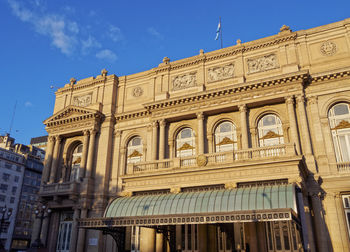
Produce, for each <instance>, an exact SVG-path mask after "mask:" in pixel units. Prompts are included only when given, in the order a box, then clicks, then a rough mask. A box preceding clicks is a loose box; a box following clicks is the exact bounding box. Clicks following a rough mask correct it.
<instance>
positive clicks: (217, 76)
mask: <svg viewBox="0 0 350 252" xmlns="http://www.w3.org/2000/svg"><path fill="white" fill-rule="evenodd" d="M233 76H234V64H233V63H230V64H228V65H225V66H217V67H212V68H209V69H208V82H213V81H218V80H224V79H227V78H232V77H233Z"/></svg>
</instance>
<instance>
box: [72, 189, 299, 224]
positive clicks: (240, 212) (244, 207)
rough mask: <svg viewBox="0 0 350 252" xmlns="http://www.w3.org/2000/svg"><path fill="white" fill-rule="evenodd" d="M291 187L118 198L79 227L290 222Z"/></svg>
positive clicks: (293, 199)
mask: <svg viewBox="0 0 350 252" xmlns="http://www.w3.org/2000/svg"><path fill="white" fill-rule="evenodd" d="M296 205H297V204H296V197H295V186H294V185H276V186H261V187H249V188H235V189H224V190H213V191H202V192H183V193H177V194H161V195H143V196H132V197H121V198H117V199H115V200H113V201H112V202H111V203H110V204H109V205H108V206H107V208H106V211H105V213H104V217H103V218H98V219H81V220H80V221H79V226H80V227H85V228H89V227H90V228H91V227H96V226H99V225H102V226H108V227H118V226H119V227H122V226H152V225H153V226H155V225H157V226H158V225H179V224H205V223H225V222H227V223H232V222H254V221H280V220H291V219H292V218H293V217H296V212H297V208H296Z"/></svg>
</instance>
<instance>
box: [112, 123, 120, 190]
mask: <svg viewBox="0 0 350 252" xmlns="http://www.w3.org/2000/svg"><path fill="white" fill-rule="evenodd" d="M120 137H121V131H120V130H115V131H114V144H113V163H112V164H113V165H112V176H111V177H112V182H111V185H112V191H113V192H117V191H119V189H120V188H118V187H120V186H121V185H120V184H119V176H120V175H122V174H123V170H122V169H121V167H123V166H120V165H119V161H120Z"/></svg>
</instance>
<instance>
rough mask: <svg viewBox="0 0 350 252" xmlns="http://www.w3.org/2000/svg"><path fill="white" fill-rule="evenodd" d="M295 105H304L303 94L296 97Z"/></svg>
mask: <svg viewBox="0 0 350 252" xmlns="http://www.w3.org/2000/svg"><path fill="white" fill-rule="evenodd" d="M296 100H297V103H304V102H305V96H304V95H303V94H301V95H297V96H296Z"/></svg>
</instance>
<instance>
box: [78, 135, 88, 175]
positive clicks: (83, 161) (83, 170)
mask: <svg viewBox="0 0 350 252" xmlns="http://www.w3.org/2000/svg"><path fill="white" fill-rule="evenodd" d="M83 133H84V139H83V153H82V155H81V162H80V173H79V178H84V177H85V173H86V158H87V150H88V145H89V135H90V132H89V131H88V130H84V132H83Z"/></svg>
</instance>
